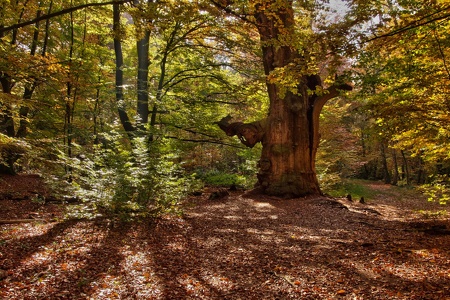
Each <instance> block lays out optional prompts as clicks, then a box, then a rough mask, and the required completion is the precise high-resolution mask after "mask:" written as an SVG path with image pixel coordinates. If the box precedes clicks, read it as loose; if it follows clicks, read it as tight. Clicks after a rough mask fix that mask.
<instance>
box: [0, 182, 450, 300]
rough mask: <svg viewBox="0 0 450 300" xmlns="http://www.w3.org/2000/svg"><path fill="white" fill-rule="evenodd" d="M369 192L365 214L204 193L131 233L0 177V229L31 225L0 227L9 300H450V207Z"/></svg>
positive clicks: (398, 191)
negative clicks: (67, 210)
mask: <svg viewBox="0 0 450 300" xmlns="http://www.w3.org/2000/svg"><path fill="white" fill-rule="evenodd" d="M364 185H366V188H367V189H368V190H370V191H371V195H374V196H371V198H369V199H366V203H365V204H361V203H359V202H356V201H354V202H350V201H348V200H347V199H346V198H342V199H332V198H326V197H322V198H300V199H292V200H278V199H274V198H269V197H262V196H257V195H252V193H251V192H247V193H245V192H239V191H233V192H230V194H229V195H228V196H221V197H219V199H215V200H209V197H210V193H211V191H206V192H205V193H203V194H202V196H198V197H192V198H190V199H188V200H187V201H186V209H185V214H184V216H183V217H174V216H166V217H162V218H160V219H157V220H151V219H148V220H141V221H139V222H137V221H136V222H128V223H123V222H118V221H114V220H108V219H98V220H93V221H92V220H90V221H89V220H68V221H61V220H62V218H61V215H62V210H63V207H62V206H61V205H59V204H56V203H53V202H50V203H46V204H44V203H42V202H39V201H37V200H36V198H38V197H37V196H36V195H37V194H45V190H44V191H39V189H42V184H41V183H40V182H39V177H36V176H19V177H17V176H15V177H1V178H0V214H1V219H3V221H4V220H10V221H12V220H22V221H23V222H22V223H13V224H1V225H0V230H1V232H0V299H450V235H449V233H450V232H449V231H450V228H449V227H450V225H449V215H448V211H449V208H448V206H439V205H438V204H433V203H427V202H426V200H425V199H423V198H421V197H419V196H418V195H417V194H416V193H414V192H413V191H411V190H408V189H405V188H398V187H392V186H389V185H384V184H381V183H374V182H365V183H364ZM11 191H12V192H11ZM17 191H19V192H17ZM30 220H31V221H30ZM58 220H59V221H58ZM4 223H8V222H4Z"/></svg>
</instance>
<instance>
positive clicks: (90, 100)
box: [0, 0, 450, 217]
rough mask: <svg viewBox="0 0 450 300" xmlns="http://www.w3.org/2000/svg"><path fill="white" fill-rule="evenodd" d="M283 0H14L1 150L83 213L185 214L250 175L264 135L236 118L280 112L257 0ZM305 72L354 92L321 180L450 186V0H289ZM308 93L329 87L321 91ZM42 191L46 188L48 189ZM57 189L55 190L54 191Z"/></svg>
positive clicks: (9, 167) (330, 184)
mask: <svg viewBox="0 0 450 300" xmlns="http://www.w3.org/2000/svg"><path fill="white" fill-rule="evenodd" d="M284 2H286V1H156V0H155V1H144V0H142V1H139V0H134V1H109V2H93V1H76V0H71V1H54V0H45V1H32V0H30V1H18V0H17V1H15V0H14V1H13V0H11V1H8V0H6V1H5V0H2V1H1V8H0V20H1V21H0V22H1V23H0V38H1V40H0V82H1V86H2V93H0V163H1V171H2V172H3V173H16V172H29V173H36V172H38V173H40V174H41V175H42V176H44V177H45V178H46V181H47V182H48V183H49V184H51V186H52V188H53V190H54V194H55V195H56V197H58V198H59V199H64V196H65V197H66V199H71V198H76V199H78V200H80V201H81V203H80V205H75V206H72V211H71V212H70V213H71V214H72V216H78V217H89V216H96V215H98V214H99V213H100V212H107V211H109V212H119V213H122V212H124V213H126V214H127V215H130V214H133V215H135V214H137V215H140V214H144V215H147V214H158V213H161V212H166V211H174V212H176V211H178V210H179V203H180V201H181V199H183V197H185V195H186V194H188V193H192V192H195V191H198V190H201V188H202V187H203V186H204V185H216V186H226V187H229V186H237V187H242V188H252V187H253V186H254V185H255V183H256V181H257V179H256V174H257V172H258V160H259V157H260V154H261V146H260V145H259V144H257V145H256V146H255V147H253V148H251V149H250V148H247V147H245V146H243V145H242V144H241V143H240V140H239V139H238V138H235V137H226V136H225V134H224V133H223V131H222V130H221V129H220V128H219V126H217V122H219V121H220V120H221V119H223V118H224V117H225V116H227V115H231V116H232V117H233V119H234V120H237V121H242V122H252V121H256V120H260V119H262V118H264V117H265V116H266V115H267V111H268V106H269V101H268V95H267V87H266V81H267V80H274V81H275V82H276V84H279V85H284V86H285V87H287V88H289V87H290V86H291V85H292V82H291V80H292V78H291V77H292V76H291V77H290V75H292V74H293V73H291V74H290V73H289V72H284V71H286V69H282V68H280V69H278V70H276V71H274V72H273V73H272V74H270V75H271V76H272V77H269V78H268V76H266V74H264V69H263V59H264V57H263V56H262V52H261V44H260V40H259V34H258V31H257V29H256V28H255V26H254V24H253V23H252V20H253V19H252V10H254V9H255V7H257V6H258V5H269V4H271V5H274V6H275V7H277V5H278V9H279V8H280V7H282V5H283V3H284ZM287 2H288V3H290V4H292V5H293V10H294V11H295V13H296V18H297V19H296V21H297V24H298V31H297V32H296V34H298V36H299V37H301V38H300V39H297V40H295V41H296V42H298V44H296V45H293V47H294V46H295V48H296V49H297V50H299V51H300V52H301V51H303V53H307V64H306V65H307V67H306V68H305V69H302V70H300V71H301V72H303V73H302V74H303V75H312V74H318V75H320V76H321V77H322V80H323V83H324V87H327V86H331V85H332V84H334V83H335V82H336V81H342V82H348V83H351V85H352V86H353V91H351V92H346V93H341V95H340V96H339V97H336V98H334V99H331V100H329V101H328V103H327V105H325V106H324V109H323V110H322V113H321V115H320V134H321V142H320V147H319V150H318V154H317V160H316V169H317V174H318V179H319V182H320V184H321V188H322V191H323V192H325V193H330V194H332V195H342V194H346V193H348V192H349V186H346V179H347V178H355V177H356V178H362V179H372V180H383V181H384V182H385V183H391V184H393V185H400V186H408V187H416V188H418V189H420V190H421V191H423V192H424V193H426V194H427V195H428V196H429V199H430V200H433V201H440V202H442V203H446V202H447V201H448V199H449V197H450V190H449V178H448V177H449V174H450V140H449V136H450V132H449V130H450V126H449V125H450V124H449V123H450V117H449V114H448V111H449V109H450V99H449V97H448V95H449V88H450V69H449V62H448V61H447V59H448V57H449V55H450V48H449V46H450V37H449V32H450V30H449V22H448V19H449V17H450V3H449V2H448V1H437V0H436V1H431V0H430V1H414V0H405V1H394V0H385V1H366V0H364V1H358V0H354V1H352V0H349V1H342V2H340V1H334V2H331V3H329V2H328V1H293V2H292V1H287ZM310 92H311V93H319V91H315V89H314V88H311V89H310ZM36 197H40V195H36ZM53 197H54V196H53Z"/></svg>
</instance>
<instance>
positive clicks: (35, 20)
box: [0, 0, 132, 36]
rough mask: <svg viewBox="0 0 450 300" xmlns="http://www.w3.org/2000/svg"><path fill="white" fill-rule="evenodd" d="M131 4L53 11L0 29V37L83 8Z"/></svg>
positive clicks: (126, 0) (74, 7)
mask: <svg viewBox="0 0 450 300" xmlns="http://www.w3.org/2000/svg"><path fill="white" fill-rule="evenodd" d="M129 2H132V0H122V1H109V2H102V3H86V4H82V5H78V6H73V7H69V8H66V9H63V10H60V11H55V12H52V13H49V14H46V15H42V16H40V17H37V18H34V19H32V20H29V21H24V22H21V23H17V24H14V25H11V26H7V27H0V36H2V35H4V34H5V33H6V32H8V31H11V30H14V29H19V28H22V27H25V26H28V25H31V24H36V23H38V22H40V21H42V20H48V19H51V18H53V17H57V16H61V15H65V14H68V13H71V12H74V11H77V10H80V9H83V8H87V7H95V6H103V5H113V4H125V3H129Z"/></svg>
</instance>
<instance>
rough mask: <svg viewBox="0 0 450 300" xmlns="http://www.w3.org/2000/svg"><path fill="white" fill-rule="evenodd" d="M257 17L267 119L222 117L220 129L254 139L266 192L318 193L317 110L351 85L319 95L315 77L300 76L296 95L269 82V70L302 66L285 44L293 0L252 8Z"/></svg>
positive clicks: (295, 51) (245, 139) (249, 140)
mask: <svg viewBox="0 0 450 300" xmlns="http://www.w3.org/2000/svg"><path fill="white" fill-rule="evenodd" d="M280 2H282V3H280ZM255 18H256V23H257V27H258V31H259V34H260V39H261V45H262V52H263V62H264V71H265V74H266V75H267V76H268V81H267V90H268V94H269V99H270V105H269V115H268V117H267V119H265V120H263V121H260V122H254V123H251V124H243V123H240V122H234V123H229V121H230V118H229V117H228V118H224V119H222V121H220V122H219V126H220V127H221V128H222V129H223V130H224V131H225V132H226V133H227V134H228V135H238V137H239V138H240V139H241V141H242V143H244V144H245V145H247V146H249V147H252V146H253V145H254V144H256V142H258V141H260V142H261V143H262V146H263V150H262V154H261V159H260V161H259V173H258V181H259V185H260V187H261V188H262V191H263V192H264V193H265V194H269V195H275V196H281V197H299V196H304V195H320V194H321V191H320V187H319V182H318V180H317V176H316V168H315V157H316V152H317V148H318V146H319V116H320V112H321V110H322V108H323V106H324V105H325V103H326V101H327V100H329V99H331V98H333V97H336V96H337V95H338V94H339V89H345V90H349V89H351V87H350V86H349V85H346V84H344V85H340V86H332V87H330V88H328V89H327V90H325V91H323V93H320V94H321V96H318V95H316V94H315V93H312V92H311V91H314V90H316V88H317V86H319V87H321V80H320V77H319V76H317V75H310V74H304V75H299V78H298V86H297V90H296V92H295V93H293V92H291V91H289V90H286V89H284V88H283V87H282V86H281V85H280V84H278V83H277V82H276V81H275V82H271V81H269V77H270V76H271V75H272V74H273V71H277V70H280V69H281V68H289V67H290V66H292V65H296V66H298V67H299V69H303V68H305V65H304V64H306V62H305V59H304V58H303V57H302V56H300V54H299V52H298V49H296V48H294V46H293V45H290V44H288V43H286V42H285V41H286V40H291V39H290V38H289V36H290V37H293V36H294V35H295V28H294V27H295V24H294V12H293V9H292V1H288V0H284V1H266V3H265V4H255ZM318 94H319V93H318Z"/></svg>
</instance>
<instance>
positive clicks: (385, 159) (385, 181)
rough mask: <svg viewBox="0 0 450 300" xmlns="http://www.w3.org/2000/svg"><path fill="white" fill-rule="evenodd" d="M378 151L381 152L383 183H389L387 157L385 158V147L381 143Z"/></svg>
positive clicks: (389, 175)
mask: <svg viewBox="0 0 450 300" xmlns="http://www.w3.org/2000/svg"><path fill="white" fill-rule="evenodd" d="M380 150H381V163H382V164H383V179H384V183H391V174H390V172H389V167H388V163H387V157H386V146H385V145H384V143H383V142H381V145H380Z"/></svg>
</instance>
